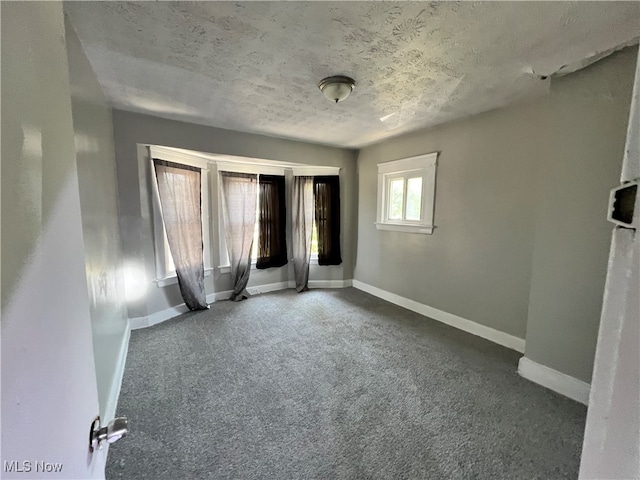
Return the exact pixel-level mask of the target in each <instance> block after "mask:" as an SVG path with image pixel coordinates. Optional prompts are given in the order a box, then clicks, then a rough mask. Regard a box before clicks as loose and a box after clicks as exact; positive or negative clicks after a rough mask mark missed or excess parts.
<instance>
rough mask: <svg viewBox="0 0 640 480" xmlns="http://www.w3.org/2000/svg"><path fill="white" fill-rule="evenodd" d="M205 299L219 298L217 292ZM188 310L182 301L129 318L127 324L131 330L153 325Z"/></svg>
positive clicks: (214, 299)
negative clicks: (178, 303) (157, 310)
mask: <svg viewBox="0 0 640 480" xmlns="http://www.w3.org/2000/svg"><path fill="white" fill-rule="evenodd" d="M227 298H229V297H227ZM206 300H207V303H213V302H215V301H216V300H219V299H218V297H217V294H215V293H210V294H209V295H207V298H206ZM188 311H189V307H187V306H186V305H185V304H184V303H181V304H180V305H176V306H175V307H169V308H166V309H164V310H160V311H159V312H155V313H152V314H151V315H148V316H146V317H134V318H131V319H129V324H130V325H131V330H137V329H139V328H147V327H152V326H154V325H157V324H158V323H162V322H164V321H166V320H169V319H171V318H173V317H177V316H178V315H182V314H183V313H187V312H188Z"/></svg>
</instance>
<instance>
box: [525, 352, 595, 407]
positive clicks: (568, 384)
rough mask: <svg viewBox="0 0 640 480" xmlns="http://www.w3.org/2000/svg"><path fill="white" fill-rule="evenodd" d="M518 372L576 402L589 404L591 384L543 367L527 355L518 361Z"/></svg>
mask: <svg viewBox="0 0 640 480" xmlns="http://www.w3.org/2000/svg"><path fill="white" fill-rule="evenodd" d="M518 373H519V374H520V376H521V377H523V378H526V379H527V380H530V381H532V382H534V383H537V384H539V385H542V386H543V387H546V388H548V389H549V390H553V391H554V392H557V393H559V394H561V395H564V396H565V397H569V398H570V399H572V400H575V401H576V402H580V403H583V404H585V405H589V390H591V385H589V384H588V383H586V382H583V381H582V380H578V379H577V378H574V377H571V376H569V375H566V374H564V373H562V372H559V371H557V370H554V369H553V368H549V367H545V366H544V365H541V364H539V363H537V362H534V361H533V360H530V359H529V358H527V357H522V358H521V359H520V361H519V362H518Z"/></svg>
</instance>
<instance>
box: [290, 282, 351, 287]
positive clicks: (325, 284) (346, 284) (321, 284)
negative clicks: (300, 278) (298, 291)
mask: <svg viewBox="0 0 640 480" xmlns="http://www.w3.org/2000/svg"><path fill="white" fill-rule="evenodd" d="M308 285H309V288H346V287H350V286H351V285H352V280H309V283H308ZM293 286H294V288H295V282H294V285H293Z"/></svg>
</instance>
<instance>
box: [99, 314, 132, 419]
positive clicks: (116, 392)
mask: <svg viewBox="0 0 640 480" xmlns="http://www.w3.org/2000/svg"><path fill="white" fill-rule="evenodd" d="M129 338H131V327H130V323H129V320H127V326H126V330H125V333H124V336H123V338H122V343H121V345H120V352H119V355H118V364H117V365H116V371H115V375H114V376H113V380H112V382H111V389H110V391H109V398H108V399H107V405H106V407H105V409H104V417H103V421H106V422H110V421H111V419H112V418H115V416H116V409H117V408H118V398H120V387H122V377H123V375H124V367H125V364H126V363H127V352H128V350H129Z"/></svg>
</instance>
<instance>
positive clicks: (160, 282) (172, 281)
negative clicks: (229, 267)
mask: <svg viewBox="0 0 640 480" xmlns="http://www.w3.org/2000/svg"><path fill="white" fill-rule="evenodd" d="M212 271H213V268H205V269H204V276H205V277H210V276H211V272H212ZM153 283H155V284H156V286H157V287H158V288H161V287H166V286H168V285H177V284H178V276H177V275H176V274H175V273H174V274H173V275H167V276H166V277H163V278H156V279H155V280H154V281H153Z"/></svg>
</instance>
